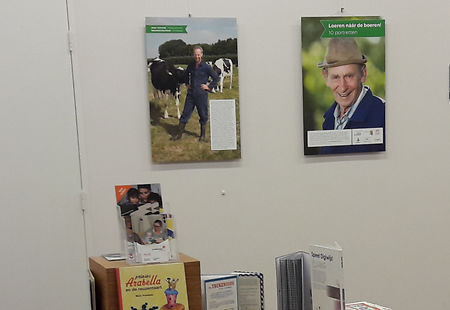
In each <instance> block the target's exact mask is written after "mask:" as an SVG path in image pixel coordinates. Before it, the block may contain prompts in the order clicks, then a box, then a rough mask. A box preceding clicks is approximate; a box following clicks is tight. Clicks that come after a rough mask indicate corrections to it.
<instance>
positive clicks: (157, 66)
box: [148, 58, 186, 118]
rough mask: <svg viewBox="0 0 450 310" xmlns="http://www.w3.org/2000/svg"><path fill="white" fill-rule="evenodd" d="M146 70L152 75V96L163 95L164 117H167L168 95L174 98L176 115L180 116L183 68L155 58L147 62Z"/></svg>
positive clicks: (183, 79)
mask: <svg viewBox="0 0 450 310" xmlns="http://www.w3.org/2000/svg"><path fill="white" fill-rule="evenodd" d="M148 71H149V72H150V73H151V75H152V85H153V96H154V97H155V99H156V98H159V97H161V96H160V94H162V97H164V105H165V110H164V118H168V117H169V113H168V112H167V108H168V100H169V99H168V96H169V95H171V96H173V97H174V98H175V104H176V106H177V116H178V118H180V116H181V114H180V94H181V92H180V88H181V84H184V82H185V76H186V73H185V70H184V69H183V68H181V67H178V68H175V66H174V65H172V64H170V63H168V62H166V61H165V60H162V59H159V58H155V59H154V60H153V61H151V62H150V63H149V64H148Z"/></svg>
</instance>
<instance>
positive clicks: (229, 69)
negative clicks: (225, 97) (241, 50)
mask: <svg viewBox="0 0 450 310" xmlns="http://www.w3.org/2000/svg"><path fill="white" fill-rule="evenodd" d="M210 64H211V66H212V68H213V70H214V71H215V72H216V73H217V75H218V76H219V83H217V90H219V87H220V92H221V93H223V80H224V79H225V78H226V77H227V76H229V77H230V89H231V87H232V84H233V62H232V61H231V59H229V58H219V59H217V60H216V61H215V62H214V64H212V63H210Z"/></svg>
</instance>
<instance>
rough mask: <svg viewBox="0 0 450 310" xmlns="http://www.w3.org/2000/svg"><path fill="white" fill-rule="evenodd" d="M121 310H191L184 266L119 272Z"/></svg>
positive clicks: (178, 264) (152, 267) (130, 268)
mask: <svg viewBox="0 0 450 310" xmlns="http://www.w3.org/2000/svg"><path fill="white" fill-rule="evenodd" d="M116 275H117V286H118V295H119V305H120V309H121V310H129V309H148V310H151V309H158V310H169V309H170V310H189V305H188V295H187V289H186V275H185V271H184V264H183V263H168V264H152V265H142V266H132V267H130V266H128V267H120V268H117V269H116Z"/></svg>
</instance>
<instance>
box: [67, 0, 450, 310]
mask: <svg viewBox="0 0 450 310" xmlns="http://www.w3.org/2000/svg"><path fill="white" fill-rule="evenodd" d="M341 6H342V7H344V12H345V13H347V14H349V15H378V14H379V15H381V16H383V17H384V18H385V19H386V25H387V34H386V46H387V69H386V82H387V96H386V99H387V108H386V109H387V125H386V128H387V129H386V130H387V152H386V153H384V154H362V155H352V156H350V155H347V156H345V155H344V156H333V157H326V158H325V157H305V156H304V155H303V135H302V106H301V102H302V97H301V96H302V94H301V85H302V84H301V83H302V81H301V60H300V49H301V47H300V17H301V16H321V15H333V14H336V13H337V12H338V11H339V9H340V7H341ZM449 11H450V3H449V2H448V1H447V2H444V1H438V0H431V1H426V2H423V1H408V2H395V1H385V0H380V1H371V2H369V1H357V0H352V1H329V0H322V1H316V2H312V1H286V0H281V1H237V0H230V1H227V2H223V1H208V2H205V1H193V0H192V1H180V0H173V1H159V2H156V1H144V0H134V1H132V2H129V1H128V2H124V1H118V0H108V1H106V0H97V1H87V0H79V1H77V2H76V3H74V4H73V11H72V12H73V15H72V18H73V20H74V25H75V65H76V83H77V86H78V87H77V90H78V91H77V98H78V100H79V103H80V105H81V110H82V113H81V114H82V131H83V135H82V137H81V139H82V155H83V158H84V161H83V177H84V181H85V184H86V191H87V199H88V211H87V212H88V213H87V216H88V231H87V234H88V254H89V255H99V254H101V253H105V252H113V251H117V250H118V249H119V248H120V246H119V237H118V227H117V226H116V217H115V216H116V213H115V209H114V205H115V204H114V200H115V197H114V190H113V187H114V185H115V184H127V183H148V182H160V183H161V184H162V191H163V198H164V200H165V201H166V202H167V203H169V204H170V207H171V211H172V212H173V213H174V214H175V215H176V216H177V219H178V222H177V228H178V232H179V234H178V236H179V248H180V250H181V251H183V252H185V253H186V254H189V255H191V256H194V257H196V258H198V259H199V260H201V266H202V272H204V273H221V272H230V271H232V270H234V269H244V270H245V269H248V270H256V271H261V272H263V273H264V275H265V281H266V282H265V284H266V286H265V289H266V303H267V309H275V305H276V294H275V292H276V291H275V269H274V258H275V257H276V256H278V255H282V254H286V253H289V252H293V251H297V250H301V249H304V250H307V249H308V246H309V245H310V244H312V243H324V242H333V241H334V240H336V241H338V242H339V243H340V244H341V245H342V246H343V248H344V252H345V259H346V287H347V298H348V300H349V301H356V300H369V301H373V302H377V303H380V304H384V305H386V306H391V307H392V308H393V309H430V308H433V309H447V308H449V306H450V303H449V298H448V292H449V289H450V285H449V284H448V279H449V278H450V268H448V262H449V259H450V249H449V247H447V246H446V244H447V243H448V242H447V240H446V238H447V236H448V235H449V233H450V228H449V225H448V224H447V223H448V218H449V217H450V211H449V208H448V201H449V200H450V191H448V190H447V186H448V184H449V183H450V182H449V181H450V174H449V170H450V169H449V164H448V158H450V139H448V137H447V133H448V132H449V130H450V111H449V110H450V106H449V102H448V64H449V62H450V59H449V51H450V46H449V45H450V43H449V40H448V28H449V27H450V19H448V12H449ZM188 13H191V14H192V15H193V16H194V17H215V16H217V17H237V19H238V32H239V74H240V77H239V79H240V102H241V111H240V113H241V139H242V140H241V141H242V159H241V160H240V161H236V162H222V163H196V164H167V165H155V164H152V163H151V156H150V124H149V110H148V103H147V101H146V98H147V80H146V70H145V55H144V33H143V30H144V28H143V26H144V18H145V17H146V16H187V15H188ZM280 77H282V78H280ZM269 85H270V87H268V86H269ZM222 190H225V191H226V195H225V196H222V195H221V194H220V193H221V191H222Z"/></svg>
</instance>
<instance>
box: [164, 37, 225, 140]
mask: <svg viewBox="0 0 450 310" xmlns="http://www.w3.org/2000/svg"><path fill="white" fill-rule="evenodd" d="M202 58H203V49H202V48H201V47H200V46H195V47H194V60H195V62H194V63H191V64H190V65H188V67H187V69H186V87H187V95H186V101H185V103H184V109H183V114H181V118H180V123H179V125H178V132H177V134H176V135H175V136H173V137H172V140H179V139H181V136H182V135H183V131H184V128H185V127H186V123H187V122H188V121H189V119H190V118H191V115H192V112H193V111H194V107H196V108H197V112H198V116H199V117H200V139H199V141H202V142H206V141H207V139H206V123H207V122H208V92H211V90H212V89H214V88H215V87H216V86H217V83H218V81H219V76H218V75H217V73H216V72H214V70H213V69H212V68H211V66H209V65H208V64H206V63H205V62H204V61H202ZM210 77H211V78H212V81H211V82H209V83H208V80H209V78H210Z"/></svg>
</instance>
